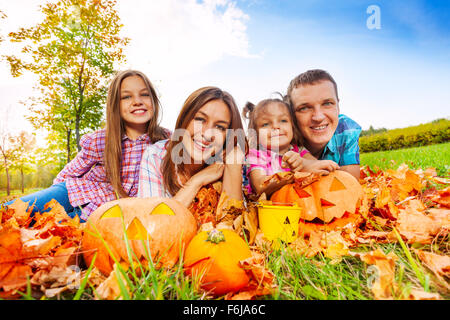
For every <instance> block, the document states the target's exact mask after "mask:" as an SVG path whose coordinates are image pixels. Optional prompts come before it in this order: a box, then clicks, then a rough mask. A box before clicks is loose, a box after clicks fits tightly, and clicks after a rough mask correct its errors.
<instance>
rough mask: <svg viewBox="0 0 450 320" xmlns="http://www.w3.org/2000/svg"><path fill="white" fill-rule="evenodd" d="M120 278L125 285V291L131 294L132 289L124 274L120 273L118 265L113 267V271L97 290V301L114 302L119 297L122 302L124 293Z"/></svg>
mask: <svg viewBox="0 0 450 320" xmlns="http://www.w3.org/2000/svg"><path fill="white" fill-rule="evenodd" d="M119 277H120V279H121V280H122V282H123V283H124V285H125V289H126V290H127V291H128V292H129V290H130V288H129V286H128V282H127V281H126V280H125V279H124V278H123V275H122V273H121V272H120V271H119V269H118V267H117V264H116V263H115V264H114V266H113V271H111V273H110V274H109V276H108V278H106V279H105V280H104V281H103V282H102V283H101V284H100V285H99V286H98V287H97V289H96V299H97V300H98V299H102V300H114V299H116V298H118V297H119V300H122V299H123V297H122V292H121V290H120V285H119V280H118V279H119Z"/></svg>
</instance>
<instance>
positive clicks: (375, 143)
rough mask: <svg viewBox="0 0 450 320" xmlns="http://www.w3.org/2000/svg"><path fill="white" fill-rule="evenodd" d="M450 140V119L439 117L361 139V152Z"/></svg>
mask: <svg viewBox="0 0 450 320" xmlns="http://www.w3.org/2000/svg"><path fill="white" fill-rule="evenodd" d="M448 141H450V120H448V119H439V120H437V121H433V122H430V123H425V124H420V125H418V126H412V127H407V128H402V129H393V130H388V131H386V132H382V133H377V134H374V135H370V136H362V137H361V138H360V139H359V147H360V151H361V153H364V152H374V151H383V150H396V149H402V148H409V147H419V146H426V145H430V144H436V143H443V142H448Z"/></svg>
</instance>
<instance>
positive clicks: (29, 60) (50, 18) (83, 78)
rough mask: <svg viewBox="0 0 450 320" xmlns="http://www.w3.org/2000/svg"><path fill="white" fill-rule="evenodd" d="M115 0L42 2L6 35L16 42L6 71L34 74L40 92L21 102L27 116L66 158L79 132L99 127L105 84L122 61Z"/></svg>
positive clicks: (73, 149)
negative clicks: (31, 17)
mask: <svg viewBox="0 0 450 320" xmlns="http://www.w3.org/2000/svg"><path fill="white" fill-rule="evenodd" d="M115 5H116V1H114V0H109V1H101V2H100V1H97V0H60V1H58V2H56V3H47V4H45V5H41V6H40V8H41V11H42V13H43V15H44V20H43V21H42V22H41V23H39V24H37V25H35V26H33V27H30V28H21V29H20V30H19V31H18V32H11V33H10V34H9V40H10V41H11V42H13V43H20V44H21V45H22V47H21V53H22V56H21V57H18V56H14V55H9V56H8V55H6V56H3V58H4V59H5V60H6V61H7V62H8V63H9V66H10V68H11V74H12V75H13V76H20V75H22V74H23V73H24V72H25V71H29V72H32V73H34V74H36V75H37V76H38V84H37V89H39V92H40V95H39V96H35V97H32V98H31V99H30V101H29V102H28V103H27V105H28V106H29V109H30V111H31V114H30V115H29V116H28V120H30V121H31V123H32V124H33V126H34V127H35V128H36V129H39V128H45V129H47V130H48V131H50V132H52V133H53V135H52V137H51V138H50V139H57V141H58V142H59V144H57V147H58V148H59V149H60V150H64V149H65V150H66V156H67V159H66V162H68V161H70V159H71V157H72V154H73V152H74V151H75V150H76V149H78V150H80V146H79V140H80V137H81V135H83V134H84V133H87V132H91V131H93V130H95V129H97V128H98V127H99V126H100V124H101V122H102V120H103V114H104V112H103V111H104V104H105V101H106V95H107V84H108V82H109V80H110V78H111V76H112V75H113V73H114V70H115V68H116V67H117V65H118V64H120V63H122V62H123V61H125V56H124V54H123V47H124V46H125V45H126V44H127V43H128V39H127V38H121V37H119V36H118V34H119V31H120V29H121V27H122V25H121V24H120V23H119V16H118V14H117V12H116V10H115ZM42 106H44V107H42Z"/></svg>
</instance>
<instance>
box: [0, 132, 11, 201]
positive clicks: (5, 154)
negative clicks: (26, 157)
mask: <svg viewBox="0 0 450 320" xmlns="http://www.w3.org/2000/svg"><path fill="white" fill-rule="evenodd" d="M0 155H1V156H2V162H3V164H2V167H3V168H4V169H5V174H6V195H8V196H9V195H10V194H11V186H10V175H9V168H10V165H11V158H12V156H13V154H12V150H11V136H10V134H9V133H6V134H1V135H0Z"/></svg>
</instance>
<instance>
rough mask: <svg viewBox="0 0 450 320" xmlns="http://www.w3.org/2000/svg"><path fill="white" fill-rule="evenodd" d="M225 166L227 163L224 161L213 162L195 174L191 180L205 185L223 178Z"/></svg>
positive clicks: (201, 185)
mask: <svg viewBox="0 0 450 320" xmlns="http://www.w3.org/2000/svg"><path fill="white" fill-rule="evenodd" d="M224 168H225V165H224V164H223V163H213V164H212V165H209V166H207V167H206V168H204V169H202V170H200V171H199V172H197V173H196V174H194V175H193V176H192V178H191V180H192V181H193V182H195V183H196V184H198V185H199V186H200V187H203V186H205V185H207V184H208V183H212V182H215V181H217V180H219V179H220V178H222V175H223V170H224Z"/></svg>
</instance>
